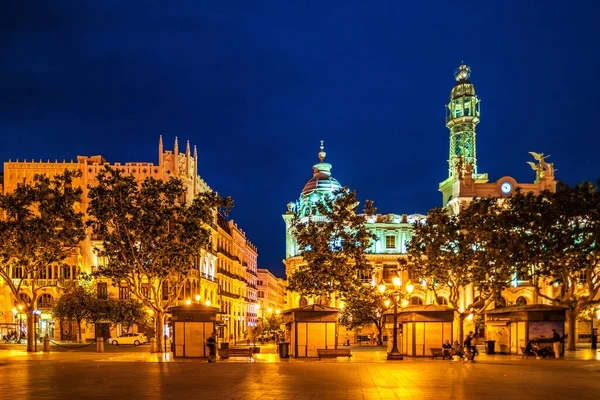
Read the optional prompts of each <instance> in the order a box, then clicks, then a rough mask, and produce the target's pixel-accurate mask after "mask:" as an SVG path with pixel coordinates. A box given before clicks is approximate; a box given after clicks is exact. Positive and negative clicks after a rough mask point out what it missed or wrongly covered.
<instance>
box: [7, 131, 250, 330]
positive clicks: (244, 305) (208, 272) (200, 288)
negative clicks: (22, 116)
mask: <svg viewBox="0 0 600 400" xmlns="http://www.w3.org/2000/svg"><path fill="white" fill-rule="evenodd" d="M197 160H198V154H197V150H196V148H195V147H194V149H193V152H192V150H191V148H190V144H189V142H188V143H187V145H186V148H185V151H184V152H180V151H179V144H178V141H177V139H175V143H174V147H173V150H172V151H170V150H164V149H163V141H162V137H161V138H160V141H159V149H158V164H154V163H150V162H127V163H114V164H110V163H108V162H107V161H106V160H105V159H104V158H103V157H102V156H99V155H98V156H91V157H86V156H78V157H77V161H72V160H71V161H69V162H68V161H62V162H59V161H55V162H50V161H47V162H42V161H41V160H40V161H39V162H36V161H34V160H31V161H18V160H17V161H8V162H5V163H4V174H3V175H4V180H3V182H2V183H3V186H2V190H3V193H9V192H11V191H13V190H15V188H16V187H17V185H18V184H20V183H21V182H23V181H26V182H32V181H33V177H34V175H36V174H46V175H50V176H51V175H55V174H60V173H62V172H63V171H64V170H65V169H67V170H79V171H81V174H82V175H81V177H79V178H76V179H75V180H74V182H73V185H74V186H78V187H81V188H82V190H83V196H82V202H81V204H80V205H79V207H81V209H82V210H86V209H87V203H88V200H87V193H88V185H91V186H93V185H94V183H95V182H96V175H97V174H98V172H99V171H100V170H101V169H103V168H104V166H105V165H109V166H110V167H112V168H119V169H121V171H122V172H124V173H126V174H129V175H132V176H134V177H135V178H136V180H137V181H139V182H142V181H143V180H144V179H145V178H146V177H154V178H156V179H169V178H171V177H177V178H179V179H181V180H182V182H183V184H184V186H185V187H186V188H187V194H186V200H187V201H191V200H192V199H193V198H194V196H195V195H196V194H198V193H201V192H204V191H207V190H210V188H209V186H208V185H207V184H206V182H205V181H204V180H203V179H202V178H201V177H200V176H199V175H198V164H197ZM217 222H218V224H215V227H214V229H213V244H212V246H211V248H210V249H209V250H208V251H207V250H204V249H199V256H198V257H197V259H196V265H195V268H194V270H193V272H192V273H190V276H189V278H188V281H187V282H186V284H185V286H184V290H183V291H182V293H181V295H180V296H179V298H178V300H177V303H181V304H185V302H186V301H188V302H199V303H202V304H207V302H210V303H211V304H212V305H213V306H215V307H222V304H221V301H222V300H223V301H225V299H227V296H223V293H222V292H220V291H219V284H218V282H223V283H224V282H225V281H227V282H230V281H231V277H230V274H231V272H230V271H231V270H232V268H233V267H231V268H229V269H228V268H227V267H226V268H225V269H221V270H218V265H226V266H227V265H229V263H228V261H227V260H230V257H229V255H230V254H231V253H225V252H224V250H223V249H224V248H225V247H223V246H221V247H219V243H221V244H223V243H226V242H227V243H228V244H227V246H228V248H229V249H230V252H234V253H235V254H237V257H239V259H240V261H239V262H238V264H239V265H238V264H235V263H234V264H233V265H234V266H235V271H236V275H237V276H239V277H240V279H239V283H238V284H236V285H234V286H227V287H235V288H236V289H235V291H236V292H237V293H238V294H239V297H238V298H237V299H236V302H235V304H236V305H235V307H232V310H235V314H231V316H233V315H235V317H236V318H237V317H239V318H240V321H242V318H243V321H255V318H256V315H255V314H256V313H255V311H254V310H253V304H254V303H255V301H256V265H257V264H256V258H257V250H256V247H255V246H253V245H252V244H251V243H250V242H249V241H248V240H247V239H246V237H245V234H244V233H243V232H242V231H241V229H239V228H238V227H237V226H236V225H235V223H233V221H227V220H225V219H224V218H223V217H222V216H220V217H219V220H218V221H217ZM222 226H230V227H231V229H230V231H231V232H230V233H227V234H224V233H223V230H222V228H221V227H222ZM90 233H91V232H90ZM98 239H99V238H96V237H93V236H92V235H91V234H90V235H89V236H88V237H87V238H86V239H85V240H84V241H83V242H82V243H81V245H80V246H79V248H78V249H76V251H74V252H73V253H72V254H71V257H70V259H69V260H68V263H69V264H70V265H71V266H70V267H69V268H63V269H60V270H59V269H57V268H49V269H48V271H45V274H43V276H44V279H43V280H44V284H45V285H46V286H48V287H47V288H46V289H44V292H43V294H42V296H41V297H40V298H39V300H38V309H39V310H40V311H41V313H40V319H41V322H40V326H39V329H40V334H41V335H42V336H44V335H45V334H48V335H49V336H50V337H51V338H54V339H55V340H66V339H68V337H66V332H67V331H69V332H70V333H71V334H72V338H74V333H75V332H76V325H73V326H69V325H68V324H67V323H66V322H63V324H62V326H59V325H60V324H59V323H58V321H54V319H53V318H52V314H51V305H52V302H53V301H54V299H56V298H57V297H58V296H60V289H59V288H58V286H57V283H58V282H59V280H62V279H67V280H74V279H77V277H78V275H79V273H80V272H85V273H91V272H93V271H94V267H96V266H98V265H102V262H103V260H102V259H99V258H98V257H97V256H96V254H95V253H94V251H93V249H94V247H99V246H101V244H102V242H101V241H100V240H98ZM246 281H248V282H249V284H248V285H246V283H245V282H246ZM95 284H96V289H97V292H98V294H99V296H107V295H108V294H109V293H112V294H113V296H114V297H115V298H121V299H124V298H126V297H127V296H128V292H127V290H124V289H125V288H118V287H117V288H114V287H113V286H112V285H111V284H110V281H108V280H103V279H98V280H97V281H96V282H95ZM228 285H229V283H228ZM21 296H31V291H30V289H29V288H28V287H27V286H24V287H23V288H22V290H21ZM227 303H228V304H229V303H230V302H229V300H227ZM15 306H17V302H16V301H15V299H14V298H13V296H12V293H11V291H10V289H9V288H8V286H7V285H6V284H5V283H4V282H2V281H1V280H0V312H1V313H0V323H14V322H15V321H16V319H18V317H17V316H16V314H15V313H13V312H12V309H13V308H14V307H15ZM248 314H250V318H248ZM96 328H97V329H103V330H104V329H107V328H108V327H107V326H103V327H101V326H97V327H96ZM243 330H244V329H242V328H240V331H243ZM85 331H86V332H85V333H84V334H83V337H84V339H85V338H86V337H87V338H89V339H91V338H93V337H94V328H93V327H87V328H86V329H85ZM116 333H117V334H119V333H120V332H119V331H118V330H117V332H116ZM108 334H109V333H108V332H103V336H104V337H108V336H107V335H108Z"/></svg>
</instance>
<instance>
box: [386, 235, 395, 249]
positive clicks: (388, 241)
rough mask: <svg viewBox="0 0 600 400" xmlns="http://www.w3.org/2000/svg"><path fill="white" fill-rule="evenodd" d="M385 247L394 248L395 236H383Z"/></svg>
mask: <svg viewBox="0 0 600 400" xmlns="http://www.w3.org/2000/svg"><path fill="white" fill-rule="evenodd" d="M385 248H386V249H395V248H396V236H386V237H385Z"/></svg>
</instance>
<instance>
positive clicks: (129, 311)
mask: <svg viewBox="0 0 600 400" xmlns="http://www.w3.org/2000/svg"><path fill="white" fill-rule="evenodd" d="M109 304H110V306H109V311H108V319H109V320H110V322H112V323H113V324H122V325H123V327H124V328H125V329H126V330H129V329H130V328H131V327H132V326H133V324H137V325H140V326H145V325H147V323H148V320H149V319H150V316H149V315H148V312H147V310H148V308H147V307H146V306H145V305H144V304H143V303H142V302H141V301H139V300H135V299H128V300H114V299H110V300H109Z"/></svg>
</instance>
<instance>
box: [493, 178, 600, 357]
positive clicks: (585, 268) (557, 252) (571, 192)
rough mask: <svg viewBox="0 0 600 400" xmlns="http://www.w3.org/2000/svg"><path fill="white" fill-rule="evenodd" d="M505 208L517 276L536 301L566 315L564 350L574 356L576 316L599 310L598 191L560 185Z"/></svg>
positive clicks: (586, 185) (516, 199)
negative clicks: (532, 291) (560, 309)
mask: <svg viewBox="0 0 600 400" xmlns="http://www.w3.org/2000/svg"><path fill="white" fill-rule="evenodd" d="M506 206H507V210H506V212H505V217H506V218H507V219H508V220H509V221H510V222H509V223H510V224H511V226H513V229H512V230H513V232H515V235H514V236H513V239H514V240H513V245H512V246H513V248H514V249H515V252H516V251H517V249H518V251H519V253H520V254H519V257H520V262H519V266H520V268H519V269H520V273H521V275H522V277H523V278H524V279H529V280H530V282H531V284H533V285H534V287H535V289H536V291H537V295H538V296H539V297H540V298H542V299H546V300H548V301H550V302H551V303H552V304H554V305H558V306H562V307H565V308H566V309H567V321H568V349H569V350H575V321H576V319H577V316H578V315H579V314H581V313H582V312H584V311H585V310H586V309H588V308H590V307H593V306H596V305H598V304H600V276H599V274H600V268H599V266H600V265H599V262H600V253H598V250H597V246H598V243H600V193H599V191H598V188H597V187H596V186H595V185H593V184H592V183H583V184H580V185H577V186H575V187H573V188H571V187H568V186H565V185H560V186H559V190H558V191H557V192H556V193H552V192H548V191H546V192H542V193H540V194H539V195H534V194H532V193H525V194H524V193H517V194H515V195H514V196H513V197H512V198H510V199H509V200H508V201H507V204H506ZM548 287H553V288H554V289H553V290H551V291H549V290H548Z"/></svg>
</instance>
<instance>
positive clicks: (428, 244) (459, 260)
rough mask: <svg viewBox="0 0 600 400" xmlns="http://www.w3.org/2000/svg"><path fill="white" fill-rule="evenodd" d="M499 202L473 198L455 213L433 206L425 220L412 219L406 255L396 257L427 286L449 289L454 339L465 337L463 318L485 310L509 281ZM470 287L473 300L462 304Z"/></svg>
mask: <svg viewBox="0 0 600 400" xmlns="http://www.w3.org/2000/svg"><path fill="white" fill-rule="evenodd" d="M500 212H501V205H500V204H499V202H498V200H497V199H495V198H481V199H473V200H472V201H471V202H469V203H468V204H466V205H465V206H464V207H463V208H461V211H460V214H459V215H451V214H450V213H449V212H448V210H447V209H442V208H435V209H432V210H430V211H429V213H428V214H427V220H426V221H427V222H426V223H417V224H416V225H415V227H414V232H413V237H412V239H411V242H410V243H409V245H408V252H407V253H408V254H407V257H406V258H403V259H400V264H401V265H402V266H403V268H404V269H409V270H410V271H411V272H412V274H413V275H414V276H416V277H417V278H419V280H425V281H426V283H427V288H428V289H429V290H432V291H433V292H434V296H435V298H437V292H438V291H439V290H441V289H444V290H446V291H447V292H448V303H449V304H450V305H451V306H452V307H453V308H454V310H455V313H456V315H457V318H458V321H459V323H458V326H459V333H458V334H459V338H460V340H461V341H462V340H463V338H464V320H465V318H466V317H467V316H468V315H469V314H474V315H477V314H478V313H480V312H482V311H483V310H485V309H487V308H488V306H489V305H490V303H491V302H492V301H494V300H495V299H496V298H498V296H500V293H501V292H502V290H504V289H505V288H507V287H508V286H509V285H510V281H511V277H512V273H513V271H514V269H513V267H512V264H513V260H512V259H513V255H512V254H511V252H510V248H509V247H508V246H506V242H507V239H506V238H505V237H504V236H502V235H499V234H498V232H499V231H506V229H503V226H504V225H502V224H503V223H504V220H503V219H502V218H501V214H500ZM470 288H472V290H473V292H474V296H473V301H472V302H471V303H470V304H465V306H464V307H461V299H464V298H465V296H464V292H465V290H470Z"/></svg>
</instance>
